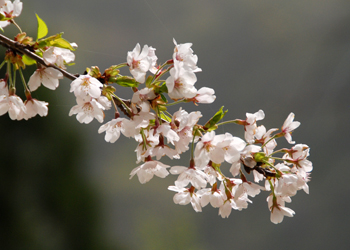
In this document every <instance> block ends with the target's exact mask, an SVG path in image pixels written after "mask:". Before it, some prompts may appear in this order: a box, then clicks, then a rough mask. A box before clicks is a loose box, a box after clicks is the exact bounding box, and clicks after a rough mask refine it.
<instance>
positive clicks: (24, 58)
mask: <svg viewBox="0 0 350 250" xmlns="http://www.w3.org/2000/svg"><path fill="white" fill-rule="evenodd" d="M22 61H23V62H24V64H25V65H33V64H35V63H36V61H35V60H34V59H32V58H30V57H28V56H26V55H23V56H22Z"/></svg>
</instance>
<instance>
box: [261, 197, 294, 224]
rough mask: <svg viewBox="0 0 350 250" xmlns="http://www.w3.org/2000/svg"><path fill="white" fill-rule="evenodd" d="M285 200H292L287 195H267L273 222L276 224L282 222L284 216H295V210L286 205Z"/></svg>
mask: <svg viewBox="0 0 350 250" xmlns="http://www.w3.org/2000/svg"><path fill="white" fill-rule="evenodd" d="M285 202H291V199H290V198H289V197H288V196H286V197H282V196H273V194H271V195H269V196H268V197H267V204H268V207H269V209H270V211H271V217H270V219H271V222H272V223H274V224H278V223H281V222H282V221H283V218H284V216H288V217H293V215H294V214H295V212H294V211H293V210H292V209H290V208H287V207H285Z"/></svg>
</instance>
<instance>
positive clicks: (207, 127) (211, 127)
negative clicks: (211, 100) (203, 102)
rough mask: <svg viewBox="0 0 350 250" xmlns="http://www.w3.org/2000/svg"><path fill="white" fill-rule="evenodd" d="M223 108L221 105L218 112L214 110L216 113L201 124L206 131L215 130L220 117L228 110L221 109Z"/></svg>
mask: <svg viewBox="0 0 350 250" xmlns="http://www.w3.org/2000/svg"><path fill="white" fill-rule="evenodd" d="M223 108H224V106H222V107H221V108H220V110H219V111H218V112H216V114H215V115H214V116H213V117H212V118H210V120H209V121H207V123H206V124H205V125H204V126H203V128H204V129H205V130H207V131H212V130H215V129H217V127H218V126H217V125H216V124H217V123H218V122H219V121H220V120H221V119H222V118H224V116H225V114H226V113H227V111H228V110H226V111H223Z"/></svg>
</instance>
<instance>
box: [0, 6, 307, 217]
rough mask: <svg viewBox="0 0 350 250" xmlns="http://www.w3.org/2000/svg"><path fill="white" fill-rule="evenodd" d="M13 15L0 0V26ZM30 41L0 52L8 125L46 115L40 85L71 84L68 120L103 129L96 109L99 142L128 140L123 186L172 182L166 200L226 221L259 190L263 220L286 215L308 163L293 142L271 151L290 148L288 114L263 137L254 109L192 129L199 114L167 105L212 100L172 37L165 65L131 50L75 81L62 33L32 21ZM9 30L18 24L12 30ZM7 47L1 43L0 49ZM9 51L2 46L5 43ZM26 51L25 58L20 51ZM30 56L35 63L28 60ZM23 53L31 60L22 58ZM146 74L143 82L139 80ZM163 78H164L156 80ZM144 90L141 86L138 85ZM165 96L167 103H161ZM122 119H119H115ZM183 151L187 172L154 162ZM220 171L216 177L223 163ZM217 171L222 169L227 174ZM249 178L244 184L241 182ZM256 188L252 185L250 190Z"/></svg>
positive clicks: (187, 47) (303, 148)
mask: <svg viewBox="0 0 350 250" xmlns="http://www.w3.org/2000/svg"><path fill="white" fill-rule="evenodd" d="M21 10H22V3H21V2H20V1H19V0H15V1H14V2H13V3H12V2H11V1H1V0H0V14H1V15H0V17H1V20H0V27H5V26H7V25H8V24H10V23H14V21H13V18H14V17H17V16H18V15H19V14H20V13H21ZM37 19H38V23H39V25H38V37H37V40H36V41H33V38H31V37H28V36H26V34H25V33H23V32H22V31H21V33H19V34H18V35H17V36H16V37H15V41H16V42H17V45H16V48H12V49H9V50H8V51H7V52H6V56H5V60H4V62H3V63H2V64H1V65H0V68H1V67H2V66H3V65H5V64H7V73H6V75H5V77H4V79H1V80H0V115H3V114H5V113H8V114H9V116H10V118H11V119H13V120H21V119H29V118H31V117H34V116H36V115H37V114H39V115H40V116H46V115H47V114H48V107H47V106H48V103H46V102H43V101H38V100H36V99H34V98H32V96H31V92H33V91H35V90H36V89H37V88H38V87H39V86H40V85H41V84H42V85H44V86H45V87H46V88H48V89H51V90H55V89H56V88H57V87H58V85H59V79H62V78H63V76H64V75H65V76H67V75H68V76H69V78H70V79H71V80H72V82H71V85H70V92H72V93H73V94H74V96H75V98H76V103H77V104H76V105H75V106H73V107H72V108H71V109H70V112H69V115H70V116H71V115H76V119H77V120H78V121H79V122H80V123H85V124H87V123H90V122H92V121H93V120H94V119H96V120H97V121H98V122H100V123H102V122H104V119H105V113H104V112H105V110H108V109H111V108H112V106H113V107H114V109H115V113H114V117H113V118H112V119H110V120H109V121H107V122H106V123H104V124H103V125H102V126H100V128H99V129H98V133H105V140H106V141H107V142H110V143H114V142H116V141H117V140H118V139H119V137H120V135H121V134H123V135H124V136H126V137H129V138H134V140H135V141H136V142H137V146H136V149H135V152H136V159H137V161H136V163H137V164H139V166H137V167H136V168H134V169H133V170H132V171H131V173H130V179H131V178H132V177H133V176H135V175H137V177H138V179H139V181H140V183H142V184H144V183H147V182H148V181H150V180H151V179H152V178H153V177H154V175H156V176H158V177H161V178H165V177H166V176H168V175H169V173H170V174H172V175H178V177H177V180H176V181H175V183H174V185H172V186H169V187H168V189H169V190H171V191H174V192H176V194H175V195H174V199H173V200H174V202H175V203H176V204H180V205H186V204H189V203H191V205H192V207H193V209H194V210H195V211H196V212H200V211H202V208H203V207H205V206H207V205H208V204H209V203H210V204H211V206H213V207H214V208H218V209H219V212H218V213H219V215H220V216H221V217H223V218H226V217H228V216H229V215H230V213H231V211H232V209H234V210H242V209H245V208H247V207H248V203H252V201H251V198H250V197H255V196H256V195H258V194H259V193H260V192H261V191H268V192H269V195H268V197H267V204H268V209H269V210H270V212H271V221H272V222H273V223H280V222H281V221H282V220H283V218H284V216H289V217H292V216H293V215H294V211H293V210H291V209H290V208H287V207H286V206H285V202H290V201H291V197H292V196H294V195H295V194H296V193H297V191H298V190H301V189H303V190H304V191H305V192H306V193H308V192H309V187H308V184H307V183H308V181H309V179H310V172H311V171H312V163H311V162H310V161H309V160H308V159H307V157H308V156H309V151H310V149H309V147H308V146H307V145H305V144H296V145H295V146H293V147H291V148H281V149H277V150H276V147H277V142H276V139H277V138H280V137H284V138H285V139H286V140H287V142H288V143H289V144H295V142H294V141H293V140H292V136H291V134H292V132H293V131H294V130H295V129H296V128H297V127H299V126H300V122H297V121H294V114H293V113H290V115H289V116H288V117H287V119H286V120H285V122H284V124H283V125H282V127H281V131H280V132H278V130H279V129H277V128H272V129H269V130H267V129H266V128H265V127H264V126H263V125H260V126H258V124H257V122H258V121H261V120H263V119H264V118H265V114H264V112H263V111H262V110H259V111H258V112H256V113H253V114H251V113H247V114H246V119H244V120H241V119H236V120H231V121H225V122H221V120H222V119H223V118H224V116H225V114H226V112H227V111H223V108H221V109H220V110H219V111H218V112H217V113H216V114H215V115H214V116H213V117H211V118H210V119H209V120H208V121H207V122H206V123H204V125H203V124H201V123H199V120H200V118H202V114H201V112H199V111H194V112H187V111H186V110H184V109H183V108H182V107H180V108H179V109H178V110H177V111H176V112H174V113H169V112H168V110H167V109H168V107H169V106H172V105H176V104H181V103H189V102H193V103H194V104H195V105H197V104H198V103H205V104H210V103H212V102H214V100H215V99H216V96H215V92H214V90H213V89H211V88H208V87H203V88H201V89H199V90H197V88H196V87H195V83H196V81H197V77H196V73H198V72H201V69H200V68H199V67H198V66H197V61H198V57H197V55H195V54H194V53H193V50H192V49H191V47H192V44H191V43H184V44H178V43H177V42H176V41H175V40H174V41H173V42H174V45H175V47H174V51H173V53H172V55H171V59H169V60H167V61H166V62H165V63H163V64H158V62H157V61H158V58H157V56H156V53H155V51H156V49H155V48H153V47H151V46H148V45H144V46H143V48H142V49H141V46H140V45H139V44H137V45H136V46H135V48H134V49H133V50H132V51H129V52H128V53H127V57H126V62H125V63H121V64H118V65H112V66H110V67H109V68H107V69H106V70H105V71H104V72H101V71H100V69H99V68H98V67H97V66H93V67H91V68H87V69H86V72H84V74H81V75H74V76H73V75H69V73H68V72H66V71H65V70H66V66H67V65H69V64H71V63H72V62H73V61H74V60H75V56H74V54H73V53H72V51H74V50H75V49H76V48H77V45H76V44H75V43H69V42H68V41H66V40H65V39H63V38H62V34H57V35H53V36H50V37H46V38H44V37H45V36H46V35H47V27H46V24H45V23H44V22H43V21H42V20H41V19H40V18H39V17H38V16H37ZM16 26H17V25H16ZM8 46H10V45H8ZM10 47H11V46H10ZM28 51H29V52H28ZM33 54H35V57H38V58H39V59H37V58H34V59H33ZM29 55H30V56H29ZM32 64H36V66H37V67H36V70H35V71H34V73H33V75H32V76H31V77H30V79H29V82H28V84H27V83H26V82H25V79H24V76H23V74H22V69H24V68H25V66H26V65H32ZM122 67H128V68H129V71H130V74H131V75H132V76H124V75H121V74H120V68H122ZM17 72H19V74H20V77H21V80H22V83H23V86H24V90H25V96H26V101H25V102H23V101H22V99H21V98H20V97H19V96H17V95H16V81H15V79H16V74H17ZM147 74H148V76H147ZM166 74H168V76H167V77H164V76H165V75H166ZM141 84H144V87H142V88H140V86H142V85H141ZM115 86H117V87H129V88H131V89H132V91H133V95H132V97H131V99H130V100H125V99H122V98H121V97H120V96H118V91H117V89H116V87H115ZM167 97H168V98H167ZM120 112H121V113H123V114H124V117H122V116H121V113H120ZM228 123H233V124H238V125H242V126H243V128H244V139H241V138H239V137H236V136H233V135H232V134H230V133H224V134H217V133H216V132H215V130H216V129H217V128H218V127H219V126H221V125H223V124H228ZM187 151H190V158H189V164H188V166H169V165H165V164H163V163H162V162H161V159H162V157H165V156H166V157H169V158H170V159H179V158H180V157H181V155H182V154H183V153H185V152H187ZM227 164H228V165H229V166H230V167H229V168H228V170H227V171H222V169H223V168H225V165H227ZM224 172H229V173H230V176H226V175H225V174H224ZM249 174H252V177H251V178H250V179H251V180H249V177H248V175H249ZM260 182H261V184H259V183H260Z"/></svg>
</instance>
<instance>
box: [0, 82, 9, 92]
mask: <svg viewBox="0 0 350 250" xmlns="http://www.w3.org/2000/svg"><path fill="white" fill-rule="evenodd" d="M2 95H6V96H8V95H9V88H8V86H7V83H6V82H5V81H4V79H0V96H2Z"/></svg>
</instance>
